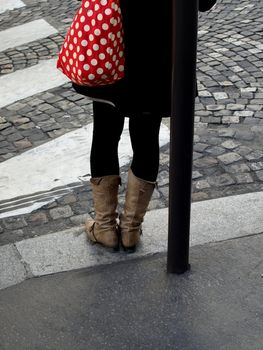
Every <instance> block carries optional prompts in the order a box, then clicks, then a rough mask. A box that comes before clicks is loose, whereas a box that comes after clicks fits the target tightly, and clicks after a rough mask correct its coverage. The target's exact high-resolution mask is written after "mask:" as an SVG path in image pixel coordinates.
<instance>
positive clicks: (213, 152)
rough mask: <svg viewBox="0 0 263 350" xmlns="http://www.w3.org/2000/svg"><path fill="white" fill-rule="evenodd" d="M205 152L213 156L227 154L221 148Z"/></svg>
mask: <svg viewBox="0 0 263 350" xmlns="http://www.w3.org/2000/svg"><path fill="white" fill-rule="evenodd" d="M205 152H207V153H209V154H211V155H213V156H218V155H220V154H223V153H224V152H225V149H224V148H222V147H219V146H214V147H209V148H207V149H206V150H205Z"/></svg>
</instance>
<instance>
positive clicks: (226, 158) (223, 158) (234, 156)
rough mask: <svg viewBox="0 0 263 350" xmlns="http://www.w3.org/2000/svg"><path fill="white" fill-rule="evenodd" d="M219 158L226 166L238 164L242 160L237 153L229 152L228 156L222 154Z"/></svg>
mask: <svg viewBox="0 0 263 350" xmlns="http://www.w3.org/2000/svg"><path fill="white" fill-rule="evenodd" d="M217 158H218V159H219V160H220V161H221V162H223V163H224V164H226V165H228V164H231V163H234V162H237V161H239V160H241V159H242V157H241V156H240V155H239V154H238V153H235V152H229V153H226V154H222V155H220V156H218V157H217Z"/></svg>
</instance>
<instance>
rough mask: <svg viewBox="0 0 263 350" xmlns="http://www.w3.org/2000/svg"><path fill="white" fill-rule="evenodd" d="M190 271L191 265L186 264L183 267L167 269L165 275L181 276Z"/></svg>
mask: <svg viewBox="0 0 263 350" xmlns="http://www.w3.org/2000/svg"><path fill="white" fill-rule="evenodd" d="M189 270H191V265H190V264H187V265H185V266H177V267H173V268H169V267H168V268H167V273H175V274H177V275H182V274H183V273H185V272H187V271H189Z"/></svg>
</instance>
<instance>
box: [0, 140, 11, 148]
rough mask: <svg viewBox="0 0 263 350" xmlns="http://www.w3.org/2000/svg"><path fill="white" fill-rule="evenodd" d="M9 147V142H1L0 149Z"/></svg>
mask: <svg viewBox="0 0 263 350" xmlns="http://www.w3.org/2000/svg"><path fill="white" fill-rule="evenodd" d="M8 145H9V142H7V141H0V148H2V147H6V146H8Z"/></svg>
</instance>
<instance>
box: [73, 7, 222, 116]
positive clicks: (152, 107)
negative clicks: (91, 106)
mask: <svg viewBox="0 0 263 350" xmlns="http://www.w3.org/2000/svg"><path fill="white" fill-rule="evenodd" d="M215 3H216V0H199V11H202V12H204V11H207V10H209V9H211V7H212V6H213V5H214V4H215ZM135 4H136V5H135ZM120 5H121V10H122V16H123V26H124V42H125V60H126V62H125V78H124V79H122V80H120V81H118V82H116V83H114V84H111V85H106V86H100V87H86V86H79V85H76V84H74V83H73V87H74V89H75V90H76V91H77V92H78V93H80V94H83V95H85V96H89V97H90V98H95V99H103V100H107V101H111V102H112V103H114V104H115V105H116V107H117V108H119V109H120V110H121V111H122V112H123V113H125V114H126V115H127V116H130V115H138V114H142V113H147V112H148V113H149V112H155V113H157V114H161V115H162V116H164V117H169V116H170V108H171V57H172V53H171V49H172V45H171V41H172V38H171V35H172V16H171V14H172V1H169V4H167V5H166V4H165V2H162V5H161V6H156V5H155V4H154V2H152V1H150V0H142V1H140V2H136V3H135V2H134V1H131V0H120ZM196 91H197V89H196ZM196 95H197V93H196Z"/></svg>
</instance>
